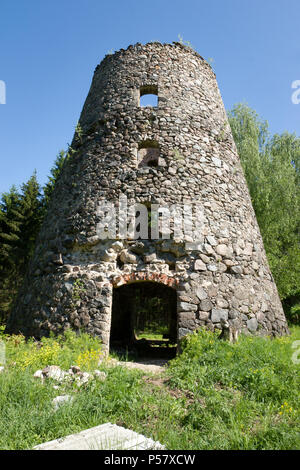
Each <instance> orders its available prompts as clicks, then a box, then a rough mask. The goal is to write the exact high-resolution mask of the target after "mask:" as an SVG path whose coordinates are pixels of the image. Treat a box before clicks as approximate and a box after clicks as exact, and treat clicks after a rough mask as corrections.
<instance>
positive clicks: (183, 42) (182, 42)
mask: <svg viewBox="0 0 300 470" xmlns="http://www.w3.org/2000/svg"><path fill="white" fill-rule="evenodd" d="M178 40H179V42H180V44H182V45H183V46H186V47H189V48H190V49H194V46H193V45H192V44H191V43H190V41H184V39H183V37H182V36H181V34H178Z"/></svg>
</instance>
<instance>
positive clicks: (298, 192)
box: [229, 104, 300, 318]
mask: <svg viewBox="0 0 300 470" xmlns="http://www.w3.org/2000/svg"><path fill="white" fill-rule="evenodd" d="M229 122H230V125H231V129H232V133H233V137H234V140H235V143H236V146H237V150H238V153H239V156H240V159H241V163H242V166H243V169H244V173H245V176H246V180H247V184H248V188H249V191H250V195H251V199H252V203H253V207H254V210H255V213H256V217H257V221H258V224H259V227H260V231H261V234H262V237H263V241H264V245H265V249H266V252H267V256H268V260H269V263H270V267H271V271H272V274H273V276H274V279H275V281H276V284H277V287H278V290H279V294H280V296H281V298H282V300H283V301H285V304H286V305H289V308H290V307H291V305H290V304H291V301H292V303H299V300H300V242H299V240H300V239H299V235H300V138H298V137H296V136H295V135H294V134H289V133H288V132H285V133H283V134H282V135H277V134H275V135H274V136H273V137H270V135H269V133H268V124H267V122H266V121H261V120H260V119H259V117H258V115H257V114H256V113H255V112H254V111H253V110H252V109H250V108H249V107H248V106H246V105H244V104H239V105H236V106H235V107H234V108H233V110H232V111H231V112H230V113H229ZM292 299H293V300H292ZM290 318H291V317H290Z"/></svg>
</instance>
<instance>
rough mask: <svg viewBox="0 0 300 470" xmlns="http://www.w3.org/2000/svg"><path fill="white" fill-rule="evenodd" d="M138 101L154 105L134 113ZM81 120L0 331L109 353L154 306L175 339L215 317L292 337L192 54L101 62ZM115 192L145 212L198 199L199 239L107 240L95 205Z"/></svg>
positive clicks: (157, 48)
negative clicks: (62, 336)
mask: <svg viewBox="0 0 300 470" xmlns="http://www.w3.org/2000/svg"><path fill="white" fill-rule="evenodd" d="M147 94H152V95H156V96H157V105H156V106H144V107H143V106H141V105H140V98H141V96H143V95H147ZM80 126H81V131H80V133H77V135H76V136H75V137H74V139H73V143H72V148H73V150H74V152H73V153H72V155H71V157H70V158H69V159H68V160H67V161H66V162H65V165H64V168H63V171H62V174H61V176H60V177H59V179H58V181H57V185H56V187H55V191H54V194H53V197H52V200H51V204H50V207H49V210H48V214H47V216H46V218H45V221H44V224H43V227H42V230H41V232H40V235H39V237H38V240H37V245H36V251H35V254H34V257H33V259H32V261H31V264H30V267H29V271H28V274H27V277H26V279H25V283H24V286H23V288H22V290H21V292H20V294H19V297H18V301H17V304H16V306H15V308H14V310H13V312H12V314H11V316H10V318H9V322H8V325H7V330H8V331H9V332H15V333H17V332H22V333H24V334H25V335H32V336H35V337H41V336H46V335H48V334H49V333H50V332H51V331H53V332H55V333H62V332H63V331H65V330H66V329H67V328H72V329H75V330H79V329H84V330H85V331H87V332H89V333H91V334H93V335H97V336H99V337H100V339H101V340H102V342H103V347H104V349H105V350H106V351H108V350H109V347H110V343H112V342H113V341H116V342H118V341H123V342H125V343H127V344H130V342H132V341H134V324H135V322H136V321H137V320H136V319H137V317H138V316H139V315H140V312H141V311H143V312H145V309H147V308H148V306H149V308H150V305H151V308H152V309H153V308H154V310H157V311H158V312H159V314H161V315H164V316H165V317H166V318H167V319H168V325H169V326H168V328H169V330H168V333H169V337H170V338H173V341H176V342H177V343H178V342H179V340H180V339H181V338H182V337H183V336H185V335H186V334H188V333H190V332H191V331H193V330H195V329H196V328H199V327H206V328H209V329H212V330H214V329H220V328H221V323H222V320H227V321H228V323H229V324H230V325H233V326H234V325H235V326H237V327H238V328H240V329H241V330H242V331H244V332H245V333H249V332H250V333H253V334H268V335H282V334H286V333H288V328H287V322H286V319H285V316H284V313H283V310H282V306H281V303H280V300H279V297H278V293H277V289H276V285H275V283H274V280H273V278H272V275H271V272H270V269H269V266H268V262H267V259H266V255H265V251H264V247H263V242H262V238H261V235H260V232H259V228H258V225H257V221H256V218H255V214H254V211H253V208H252V205H251V199H250V196H249V192H248V189H247V184H246V181H245V178H244V175H243V171H242V168H241V164H240V161H239V157H238V155H237V151H236V147H235V144H234V141H233V138H232V135H231V131H230V127H229V124H228V120H227V116H226V112H225V110H224V106H223V102H222V99H221V96H220V92H219V89H218V85H217V82H216V78H215V74H214V72H213V71H212V69H211V67H210V65H209V64H208V63H207V62H206V61H205V60H204V59H203V58H202V57H201V56H200V55H199V54H197V53H196V52H195V51H194V50H192V49H191V48H189V47H186V46H183V45H182V44H179V43H173V44H160V43H149V44H146V45H141V44H136V45H134V46H129V47H128V49H126V50H123V49H121V50H120V51H118V52H116V53H114V54H112V55H108V56H106V57H105V58H104V60H103V61H102V62H101V63H100V65H98V66H97V68H96V70H95V74H94V78H93V81H92V85H91V88H90V91H89V94H88V96H87V99H86V102H85V104H84V107H83V110H82V113H81V116H80ZM121 197H126V198H127V204H128V205H130V206H132V205H133V204H141V205H144V206H146V207H147V208H150V206H151V205H152V204H156V205H157V206H159V207H161V206H166V207H170V206H171V205H172V204H177V205H179V206H180V207H184V205H193V204H194V205H195V204H197V205H198V207H201V210H202V216H203V223H202V225H201V230H200V234H199V238H198V239H197V240H196V241H195V240H193V239H189V238H186V239H184V240H183V239H180V237H179V238H178V235H177V236H174V234H172V230H170V232H171V233H170V237H169V238H166V237H163V236H161V235H163V234H162V233H161V232H159V237H156V238H151V237H150V238H149V237H147V236H146V235H147V233H146V234H145V231H144V232H143V237H142V238H138V237H137V235H138V231H137V228H136V229H135V231H134V232H133V233H132V234H131V235H130V236H127V237H122V236H120V234H119V233H118V232H117V233H116V234H115V235H114V234H113V235H111V236H109V237H108V238H106V239H105V238H103V236H100V235H99V224H100V221H101V220H103V217H102V216H103V214H104V212H105V211H104V212H103V211H102V212H101V209H100V210H99V207H100V208H101V207H102V206H101V204H102V203H103V202H104V201H106V202H110V203H111V204H113V205H114V207H115V208H116V212H117V211H118V209H120V205H121V202H120V201H121ZM119 214H121V215H119V220H118V223H119V224H121V222H120V220H121V219H122V212H121V211H120V212H119ZM105 215H106V216H108V217H109V214H107V213H106V214H105ZM110 215H111V216H112V215H113V214H110ZM136 215H137V214H135V216H136ZM101 217H102V218H101ZM195 218H197V215H192V222H197V220H195ZM108 225H109V224H108ZM171 226H172V224H171ZM149 227H150V228H151V223H150V224H149ZM149 227H148V228H149ZM123 228H124V227H123ZM106 230H110V229H109V228H107V227H106ZM109 233H110V234H111V232H109ZM150 235H151V234H150ZM153 299H154V300H155V302H154V303H153V302H152V300H153ZM151 302H152V303H151ZM140 317H141V315H140ZM140 317H139V321H142V320H143V318H140Z"/></svg>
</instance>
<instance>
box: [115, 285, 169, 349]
mask: <svg viewBox="0 0 300 470" xmlns="http://www.w3.org/2000/svg"><path fill="white" fill-rule="evenodd" d="M176 343H177V313H176V290H175V289H173V288H172V287H168V286H166V285H164V284H160V283H157V282H151V281H137V282H133V283H130V284H125V285H123V286H121V287H115V288H114V289H113V303H112V318H111V331H110V348H111V349H112V350H113V349H115V350H119V351H126V350H127V351H129V352H130V351H134V352H135V353H137V354H138V356H139V357H143V356H147V357H173V356H175V355H176Z"/></svg>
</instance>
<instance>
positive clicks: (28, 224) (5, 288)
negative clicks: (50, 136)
mask: <svg viewBox="0 0 300 470" xmlns="http://www.w3.org/2000/svg"><path fill="white" fill-rule="evenodd" d="M42 218H43V203H42V197H41V193H40V186H39V184H38V182H37V179H36V174H35V173H34V174H33V175H32V177H31V178H30V179H29V180H28V181H27V183H25V184H23V185H22V186H21V191H17V189H16V187H15V186H13V187H12V188H11V189H10V191H9V192H8V193H3V194H2V197H1V200H0V322H3V321H5V320H6V317H7V314H8V311H9V309H10V308H11V305H12V302H13V300H14V298H15V295H16V293H17V290H18V288H19V286H20V284H21V282H22V279H23V276H24V274H25V271H26V267H27V264H28V261H29V259H30V257H31V255H32V253H33V250H34V245H35V240H36V236H37V234H38V231H39V228H40V224H41V221H42Z"/></svg>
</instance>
